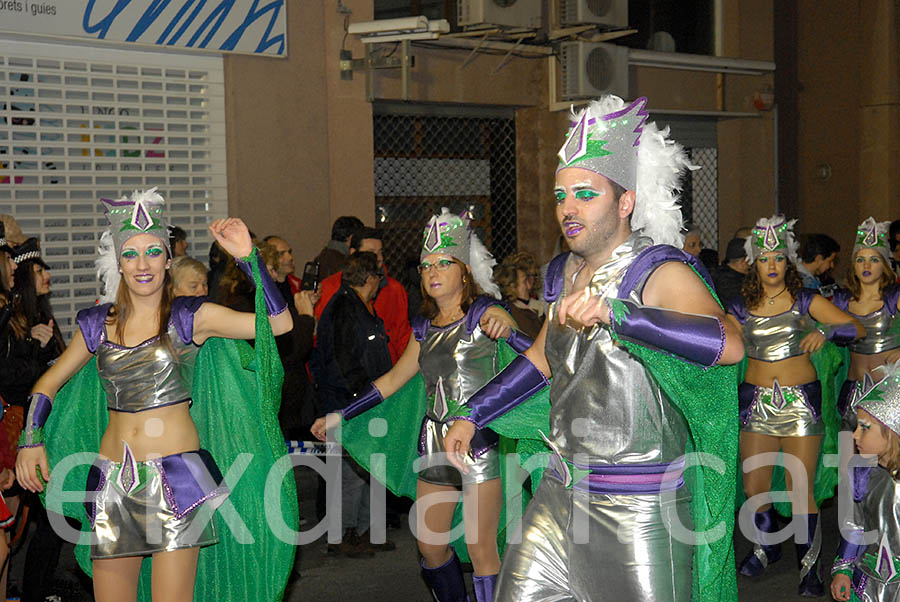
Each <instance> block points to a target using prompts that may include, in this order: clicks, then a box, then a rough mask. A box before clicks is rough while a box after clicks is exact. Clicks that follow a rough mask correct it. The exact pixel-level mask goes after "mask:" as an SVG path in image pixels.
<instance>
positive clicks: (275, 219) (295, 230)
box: [225, 0, 375, 271]
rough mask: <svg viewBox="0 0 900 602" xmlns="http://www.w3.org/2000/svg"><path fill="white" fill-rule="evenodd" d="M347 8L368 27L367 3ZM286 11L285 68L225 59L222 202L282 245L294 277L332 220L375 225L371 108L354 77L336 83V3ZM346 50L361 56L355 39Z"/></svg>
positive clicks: (281, 63)
mask: <svg viewBox="0 0 900 602" xmlns="http://www.w3.org/2000/svg"><path fill="white" fill-rule="evenodd" d="M344 4H345V5H347V6H349V7H350V8H351V9H352V10H353V11H354V19H356V20H367V19H371V18H372V12H371V11H372V7H371V2H366V1H364V0H363V1H360V0H356V1H354V0H344ZM289 9H290V10H289V13H288V53H289V56H288V58H287V59H270V58H257V57H251V56H239V55H230V56H226V57H225V85H226V102H225V112H226V121H227V126H226V127H227V150H228V197H229V205H230V207H229V209H230V211H231V213H232V214H233V215H238V216H240V217H243V218H244V219H245V220H246V221H247V223H248V224H249V225H250V228H251V229H252V230H254V231H255V233H256V234H258V235H259V236H264V235H266V234H278V235H279V236H282V237H284V238H285V239H287V240H288V242H289V243H290V244H291V245H292V246H293V248H294V251H295V252H294V255H295V259H296V262H297V264H298V265H297V270H298V271H299V270H300V269H302V262H303V261H306V260H308V259H311V258H312V257H313V256H315V254H316V253H318V251H319V250H320V249H321V248H322V246H323V245H324V244H325V243H326V242H327V241H328V239H329V237H330V233H331V223H332V221H334V219H335V218H337V217H338V216H340V215H345V214H349V215H358V216H359V217H360V218H361V219H362V220H363V221H364V222H366V223H367V224H370V225H371V224H372V221H373V218H374V213H375V211H374V196H375V192H374V175H373V173H372V107H371V105H370V104H369V103H368V102H366V101H365V91H364V85H363V78H362V77H361V76H360V75H359V74H356V75H355V77H354V79H353V80H352V81H342V80H340V72H339V69H338V60H339V51H340V46H341V40H342V38H343V18H342V17H341V16H340V15H338V14H337V12H336V10H335V3H332V2H290V4H289ZM348 46H349V47H350V48H352V50H353V52H354V55H356V56H361V55H362V45H361V44H359V43H358V42H356V41H355V40H353V39H352V37H348Z"/></svg>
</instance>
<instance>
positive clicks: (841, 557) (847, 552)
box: [834, 531, 868, 568]
mask: <svg viewBox="0 0 900 602" xmlns="http://www.w3.org/2000/svg"><path fill="white" fill-rule="evenodd" d="M862 536H863V532H862V531H854V532H853V533H851V534H850V538H851V539H857V538H859V539H861V538H862ZM866 547H868V546H866V545H865V544H858V543H850V542H849V541H847V540H846V539H844V538H843V537H841V543H840V544H838V549H837V558H836V559H835V561H834V564H835V567H837V568H846V566H847V565H849V564H850V563H851V562H852V561H853V560H855V559H857V558H860V557H861V556H862V555H863V553H864V552H865V551H866Z"/></svg>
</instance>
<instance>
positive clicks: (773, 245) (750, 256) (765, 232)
mask: <svg viewBox="0 0 900 602" xmlns="http://www.w3.org/2000/svg"><path fill="white" fill-rule="evenodd" d="M795 223H797V220H796V219H791V220H788V219H785V217H784V216H783V215H773V216H772V217H769V218H765V217H762V218H760V219H759V221H758V222H756V225H755V226H753V231H752V232H751V234H750V236H748V237H747V242H745V243H744V251H746V252H747V260H748V261H749V262H750V263H751V264H752V263H753V262H754V261H756V259H757V258H758V257H759V256H760V255H762V254H763V253H769V252H771V251H784V252H785V254H786V255H787V257H788V259H790V260H791V263H793V264H794V265H798V263H799V262H800V258H799V257H798V256H797V251H798V249H799V248H800V244H799V243H798V242H797V240H796V239H795V238H794V224H795Z"/></svg>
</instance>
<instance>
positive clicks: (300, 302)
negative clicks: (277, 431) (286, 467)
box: [259, 236, 319, 440]
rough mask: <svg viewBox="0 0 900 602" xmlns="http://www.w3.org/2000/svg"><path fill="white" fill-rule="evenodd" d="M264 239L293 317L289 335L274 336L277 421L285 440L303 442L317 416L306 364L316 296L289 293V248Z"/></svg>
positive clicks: (265, 255) (269, 262)
mask: <svg viewBox="0 0 900 602" xmlns="http://www.w3.org/2000/svg"><path fill="white" fill-rule="evenodd" d="M263 240H264V241H265V242H263V244H262V245H260V247H259V249H260V253H261V254H262V256H263V260H264V261H265V262H266V267H267V268H268V269H269V273H270V274H271V275H272V280H274V281H275V284H276V285H277V286H278V289H279V290H280V291H281V294H282V295H284V298H285V299H293V303H290V304H289V309H290V311H291V317H293V318H294V327H293V328H292V329H291V331H290V332H287V333H285V334H283V335H281V336H278V337H275V342H276V343H277V344H278V355H279V356H280V358H281V364H282V366H283V367H284V384H283V385H282V387H281V408H280V410H279V412H278V422H279V424H280V425H281V430H282V431H283V432H284V436H285V437H286V438H287V439H292V440H306V439H307V438H308V437H309V426H310V425H311V424H312V423H313V421H314V420H315V419H316V417H317V416H318V402H317V400H316V396H315V392H314V390H313V387H312V385H311V383H310V382H309V376H308V375H307V372H306V362H307V360H309V356H310V353H311V352H312V349H313V335H314V333H315V329H316V320H315V318H313V305H315V303H316V301H317V300H318V298H319V294H318V293H317V292H316V291H298V292H297V293H293V294H292V293H291V285H290V283H289V282H288V279H287V277H288V275H289V274H291V273H293V271H294V257H293V255H292V254H291V248H290V246H289V245H288V244H287V243H286V242H285V241H284V239H282V238H279V237H277V236H267V237H265V238H264V239H263Z"/></svg>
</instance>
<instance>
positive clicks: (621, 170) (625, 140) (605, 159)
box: [557, 97, 648, 190]
mask: <svg viewBox="0 0 900 602" xmlns="http://www.w3.org/2000/svg"><path fill="white" fill-rule="evenodd" d="M595 106H596V105H593V104H592V105H590V106H588V107H587V108H585V109H583V110H582V111H581V112H579V113H578V115H577V116H576V117H575V120H574V121H573V122H572V123H571V124H570V128H569V133H568V134H567V136H566V142H565V144H563V146H562V148H560V149H559V153H557V154H558V156H559V168H558V170H559V169H563V168H565V167H580V168H582V169H587V170H590V171H593V172H595V173H598V174H600V175H602V176H605V177H607V178H609V179H610V180H612V181H613V182H615V183H616V184H618V185H619V186H621V187H622V188H624V189H625V190H636V189H637V162H638V144H639V143H640V139H641V133H642V131H643V130H642V127H643V125H644V122H645V121H646V120H647V117H648V114H647V111H646V106H647V99H646V98H643V97H641V98H638V99H637V100H635V101H634V102H633V103H631V104H630V105H628V106H626V107H624V108H623V109H620V110H618V111H614V112H612V113H607V114H605V115H602V114H598V113H597V112H596V109H595Z"/></svg>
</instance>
